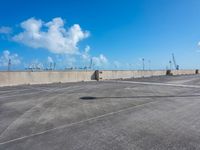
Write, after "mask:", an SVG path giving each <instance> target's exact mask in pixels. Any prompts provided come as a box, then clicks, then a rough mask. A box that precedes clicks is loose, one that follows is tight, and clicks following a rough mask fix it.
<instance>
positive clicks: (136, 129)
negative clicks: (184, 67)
mask: <svg viewBox="0 0 200 150" xmlns="http://www.w3.org/2000/svg"><path fill="white" fill-rule="evenodd" d="M199 92H200V76H199V75H187V76H163V77H151V78H141V79H129V80H108V81H100V82H80V83H66V84H50V85H31V86H28V85H24V86H16V87H4V88H0V150H133V149H134V150H151V149H152V150H155V149H156V150H167V149H173V150H184V149H185V150H186V149H187V150H193V149H200V142H199V141H200V93H199Z"/></svg>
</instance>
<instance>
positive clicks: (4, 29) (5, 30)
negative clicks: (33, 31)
mask: <svg viewBox="0 0 200 150" xmlns="http://www.w3.org/2000/svg"><path fill="white" fill-rule="evenodd" d="M10 33H12V28H10V27H5V26H2V27H0V34H10Z"/></svg>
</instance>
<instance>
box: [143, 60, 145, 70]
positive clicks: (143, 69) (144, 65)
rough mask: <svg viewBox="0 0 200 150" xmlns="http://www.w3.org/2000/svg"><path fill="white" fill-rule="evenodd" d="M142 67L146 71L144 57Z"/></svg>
mask: <svg viewBox="0 0 200 150" xmlns="http://www.w3.org/2000/svg"><path fill="white" fill-rule="evenodd" d="M142 67H143V71H144V70H145V64H144V58H142Z"/></svg>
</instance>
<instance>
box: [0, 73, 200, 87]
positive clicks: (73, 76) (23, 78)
mask: <svg viewBox="0 0 200 150" xmlns="http://www.w3.org/2000/svg"><path fill="white" fill-rule="evenodd" d="M170 73H171V74H172V75H184V74H196V73H197V70H172V71H170ZM162 75H166V70H151V71H141V70H139V71H137V70H127V71H126V70H102V71H98V70H97V71H44V72H25V71H24V72H20V71H15V72H0V86H13V85H23V84H48V83H58V82H61V83H66V82H79V81H91V80H109V79H126V78H141V77H151V76H162Z"/></svg>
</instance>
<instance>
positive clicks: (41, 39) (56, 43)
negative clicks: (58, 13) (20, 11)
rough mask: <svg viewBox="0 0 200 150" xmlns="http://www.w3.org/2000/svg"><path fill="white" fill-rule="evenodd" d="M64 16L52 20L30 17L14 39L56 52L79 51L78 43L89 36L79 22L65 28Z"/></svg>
mask: <svg viewBox="0 0 200 150" xmlns="http://www.w3.org/2000/svg"><path fill="white" fill-rule="evenodd" d="M64 24H65V22H64V20H63V19H62V18H59V17H58V18H54V19H52V21H50V22H47V23H45V22H43V21H42V20H40V19H35V18H30V19H28V20H26V21H24V22H22V23H21V28H22V29H23V30H24V31H23V32H21V33H19V34H17V35H15V36H14V37H13V40H14V41H16V42H19V43H23V44H25V45H27V46H29V47H32V48H45V49H48V50H49V51H50V52H52V53H56V54H63V53H65V54H76V53H78V50H79V49H78V43H79V42H80V41H81V40H83V39H85V38H87V37H88V36H89V32H88V31H83V30H82V29H81V27H80V26H79V25H78V24H74V25H73V26H71V27H70V28H69V29H66V28H64Z"/></svg>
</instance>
